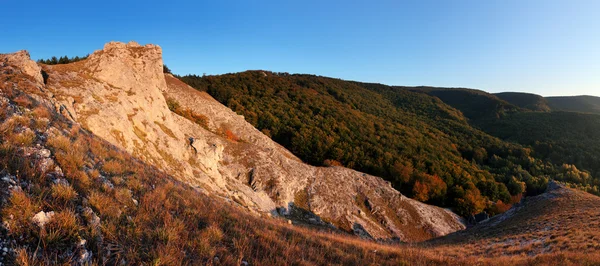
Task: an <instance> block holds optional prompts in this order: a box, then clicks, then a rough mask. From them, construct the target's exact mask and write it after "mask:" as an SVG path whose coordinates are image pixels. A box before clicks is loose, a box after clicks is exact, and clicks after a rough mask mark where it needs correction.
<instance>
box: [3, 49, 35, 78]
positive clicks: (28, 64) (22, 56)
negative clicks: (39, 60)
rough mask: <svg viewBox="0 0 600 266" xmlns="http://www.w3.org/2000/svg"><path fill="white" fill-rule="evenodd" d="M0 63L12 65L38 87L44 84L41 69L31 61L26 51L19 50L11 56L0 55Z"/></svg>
mask: <svg viewBox="0 0 600 266" xmlns="http://www.w3.org/2000/svg"><path fill="white" fill-rule="evenodd" d="M0 62H2V63H5V64H9V65H13V66H15V67H17V68H19V69H21V71H23V73H25V74H27V75H29V76H31V77H33V79H34V80H35V81H36V82H37V83H38V85H42V84H44V77H43V76H42V68H41V67H40V66H39V65H38V64H36V63H35V62H34V61H33V60H31V57H30V56H29V52H27V51H26V50H21V51H18V52H16V53H12V54H0Z"/></svg>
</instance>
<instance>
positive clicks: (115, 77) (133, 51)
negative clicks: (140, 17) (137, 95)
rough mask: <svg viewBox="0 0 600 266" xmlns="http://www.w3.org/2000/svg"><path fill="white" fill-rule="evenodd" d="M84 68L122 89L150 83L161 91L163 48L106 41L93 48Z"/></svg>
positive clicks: (163, 83)
mask: <svg viewBox="0 0 600 266" xmlns="http://www.w3.org/2000/svg"><path fill="white" fill-rule="evenodd" d="M86 65H87V67H88V68H89V69H90V70H92V75H93V76H94V77H95V78H98V79H100V80H102V81H105V82H108V83H110V84H111V85H113V86H115V87H119V88H122V89H126V90H128V89H133V88H135V87H140V85H141V86H151V87H152V88H158V89H159V90H161V91H162V90H164V89H165V87H166V84H165V81H164V76H163V60H162V49H161V48H160V46H158V45H154V44H147V45H144V46H142V45H140V44H138V43H136V42H133V41H132V42H129V43H122V42H109V43H107V44H105V45H104V49H102V50H97V51H95V52H94V53H93V54H92V55H90V57H89V58H88V60H86Z"/></svg>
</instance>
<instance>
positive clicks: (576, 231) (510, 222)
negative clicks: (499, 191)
mask: <svg viewBox="0 0 600 266" xmlns="http://www.w3.org/2000/svg"><path fill="white" fill-rule="evenodd" d="M553 188H554V189H552V190H550V191H548V192H547V193H544V194H541V195H539V196H536V197H529V198H526V199H525V200H524V202H523V203H521V204H520V205H519V206H517V207H516V208H514V209H512V210H510V211H509V212H506V213H504V214H502V215H499V216H496V217H493V218H491V219H490V220H488V221H486V222H484V223H481V224H478V225H477V226H475V227H472V228H469V229H467V230H465V231H461V232H456V233H454V234H451V235H448V236H446V237H443V238H440V239H435V240H432V241H430V242H428V243H427V244H426V245H427V246H428V247H430V248H431V247H436V248H440V249H442V250H445V252H447V253H448V254H457V255H460V256H467V257H468V256H484V257H493V256H505V255H516V254H523V255H527V256H531V255H533V254H543V253H558V252H576V253H579V252H582V253H588V254H600V209H598V205H600V198H599V197H597V196H594V195H591V194H588V193H585V192H582V191H579V190H574V189H570V188H566V187H563V186H559V185H554V186H553ZM465 252H466V253H465Z"/></svg>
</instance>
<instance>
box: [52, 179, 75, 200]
mask: <svg viewBox="0 0 600 266" xmlns="http://www.w3.org/2000/svg"><path fill="white" fill-rule="evenodd" d="M50 190H51V191H52V197H53V198H54V199H55V200H57V201H59V202H63V203H68V202H70V201H72V200H74V199H75V198H76V197H77V192H75V189H73V187H72V186H71V185H67V184H54V185H52V187H51V188H50Z"/></svg>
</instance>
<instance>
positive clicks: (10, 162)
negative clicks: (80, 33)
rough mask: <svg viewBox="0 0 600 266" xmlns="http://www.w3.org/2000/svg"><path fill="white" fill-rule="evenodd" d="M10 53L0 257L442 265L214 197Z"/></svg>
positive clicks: (34, 261) (1, 116) (43, 261)
mask: <svg viewBox="0 0 600 266" xmlns="http://www.w3.org/2000/svg"><path fill="white" fill-rule="evenodd" d="M9 56H10V58H9V59H8V60H6V61H5V60H4V59H6V57H4V55H0V67H1V69H2V71H1V72H0V78H1V79H2V80H3V82H2V83H0V104H1V107H2V108H1V109H0V110H1V112H0V132H1V133H2V134H1V135H0V143H1V145H0V165H1V166H2V170H1V171H0V218H1V219H2V225H1V226H0V250H2V253H0V265H57V264H66V265H90V264H91V265H148V264H153V265H198V264H204V265H205V264H209V265H214V264H218V265H240V264H250V265H286V264H303V265H306V264H309V265H323V264H339V265H352V264H356V263H358V264H368V263H372V262H378V264H383V265H386V264H387V265H398V264H407V263H410V264H415V263H416V264H422V265H424V264H429V263H435V262H437V263H444V260H442V259H439V258H436V257H434V256H431V255H430V254H427V253H426V252H423V251H418V250H414V249H409V248H407V249H401V248H397V247H392V246H384V245H380V244H376V243H373V242H366V241H364V240H360V239H358V238H354V237H350V236H349V235H347V234H340V233H331V232H327V231H322V232H318V231H314V230H308V229H304V228H301V227H297V226H292V225H289V224H288V223H287V221H286V220H283V219H268V218H265V217H263V218H261V217H258V216H255V215H251V214H250V213H248V212H247V211H246V210H245V209H244V208H243V207H241V206H239V205H238V204H237V203H235V202H234V201H231V200H225V199H223V198H219V197H211V196H208V195H207V194H205V193H202V192H201V190H199V189H198V188H193V187H191V186H189V185H187V184H185V183H182V182H179V181H177V180H176V178H174V177H172V176H170V175H168V174H166V173H164V172H162V171H160V170H158V169H157V168H155V167H152V166H149V165H147V164H145V163H144V162H142V161H140V160H139V159H136V158H134V157H132V156H131V155H129V154H128V153H127V152H125V151H124V150H121V149H120V148H118V147H116V146H114V145H112V144H110V143H108V142H107V141H105V140H102V139H101V138H99V137H97V136H95V135H94V134H92V133H91V132H89V131H88V130H86V129H84V128H82V127H80V125H78V124H76V123H73V121H72V120H71V119H70V118H68V117H65V116H64V115H62V114H61V113H60V112H58V111H59V110H60V109H55V108H54V103H53V101H52V100H51V99H46V98H45V97H46V93H48V91H47V90H46V88H45V87H44V84H43V83H42V82H43V80H42V79H39V80H38V79H35V78H34V77H32V76H31V75H30V74H35V73H39V72H38V71H35V64H28V61H21V60H20V59H19V58H18V57H19V56H21V57H23V58H28V55H27V54H26V53H24V52H23V53H21V54H16V55H9ZM14 59H17V60H14ZM13 60H14V61H13ZM13 63H15V64H17V65H13ZM27 68H30V69H27ZM41 77H42V76H41V75H40V78H41ZM329 231H331V230H329ZM373 250H377V252H373Z"/></svg>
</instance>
